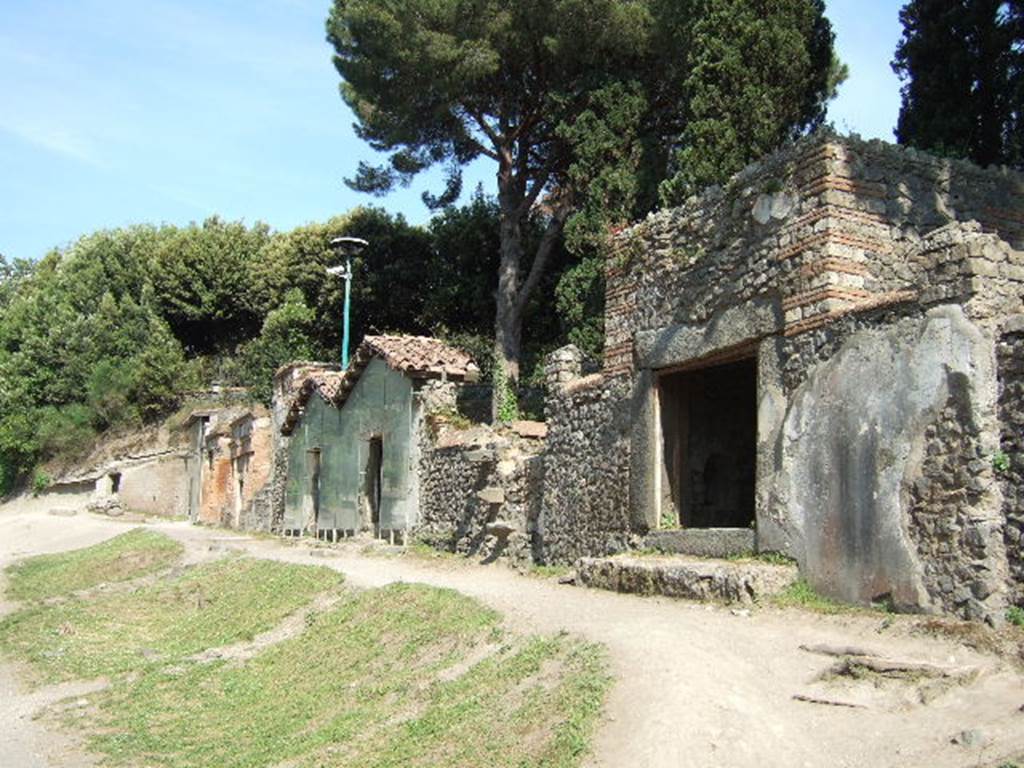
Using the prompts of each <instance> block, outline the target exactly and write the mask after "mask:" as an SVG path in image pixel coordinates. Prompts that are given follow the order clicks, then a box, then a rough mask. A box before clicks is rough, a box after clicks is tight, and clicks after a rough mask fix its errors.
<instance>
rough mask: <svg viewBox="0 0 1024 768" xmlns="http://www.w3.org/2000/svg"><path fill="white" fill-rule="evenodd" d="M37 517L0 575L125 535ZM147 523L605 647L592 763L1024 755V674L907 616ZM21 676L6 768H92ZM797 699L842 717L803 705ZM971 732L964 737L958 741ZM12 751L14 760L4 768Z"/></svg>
mask: <svg viewBox="0 0 1024 768" xmlns="http://www.w3.org/2000/svg"><path fill="white" fill-rule="evenodd" d="M44 507H45V504H36V505H26V504H21V505H8V506H7V507H0V566H3V565H5V564H7V563H9V562H10V561H11V560H13V559H15V558H17V557H20V556H24V555H26V554H30V553H34V552H39V551H56V550H64V549H72V548H76V547H80V546H85V545H87V544H90V543H94V542H97V541H100V540H103V539H105V538H108V537H110V536H113V535H116V534H117V533H119V532H121V531H123V530H125V529H126V527H127V525H126V524H125V523H123V522H117V521H113V520H108V519H105V518H100V517H94V516H91V515H86V514H81V513H80V514H78V515H76V516H73V517H58V516H53V515H50V514H47V511H46V510H45V508H44ZM153 527H155V528H157V529H159V530H162V531H164V532H165V533H167V534H169V535H171V536H173V537H175V538H177V539H179V540H180V541H182V542H183V543H184V544H185V545H186V546H187V549H188V552H189V554H190V556H191V559H202V558H204V557H208V556H211V555H212V554H216V553H218V552H220V551H222V550H224V549H238V550H242V551H245V552H247V553H249V554H251V555H254V556H257V557H265V558H271V559H276V560H282V561H288V562H295V563H316V564H320V565H327V566H329V567H332V568H335V569H337V570H339V571H342V572H344V573H345V575H346V577H347V579H348V582H349V583H350V584H353V585H355V586H360V587H375V586H381V585H383V584H387V583H389V582H393V581H417V582H423V583H427V584H432V585H435V586H441V587H450V588H453V589H457V590H459V591H460V592H463V593H465V594H467V595H471V596H473V597H475V598H477V599H479V600H481V601H482V602H484V603H486V604H487V605H490V606H491V607H493V608H495V609H497V610H499V611H501V612H502V613H503V614H504V615H505V616H506V617H507V620H508V622H509V624H510V625H512V626H513V627H515V628H517V629H521V630H526V631H531V632H541V633H553V632H558V631H562V630H565V631H568V632H571V633H574V634H579V635H582V636H584V637H586V638H588V639H590V640H594V641H597V642H600V643H602V644H604V645H605V646H606V647H607V648H608V652H609V658H610V661H611V666H612V672H613V674H614V675H615V678H616V681H617V682H616V684H615V686H614V687H613V690H612V692H611V695H610V698H609V701H608V706H607V710H606V716H605V719H604V722H603V723H602V725H601V727H600V730H599V733H598V735H597V738H596V741H595V754H594V756H593V758H592V759H591V761H590V765H592V766H602V767H604V766H609V767H610V766H630V767H631V768H646V767H647V766H651V767H652V768H653V767H656V766H666V767H667V766H672V768H679V767H680V766H694V767H695V768H696V767H698V766H699V767H700V768H707V767H708V766H728V767H729V768H745V767H747V766H749V767H750V768H755V767H756V768H765V767H766V766H780V767H781V766H785V767H786V768H792V767H793V766H837V767H838V766H849V767H850V768H853V767H858V768H859V767H861V766H894V767H895V766H901V767H904V766H929V768H945V767H946V766H949V767H950V768H952V767H954V766H955V767H957V768H960V767H961V766H975V765H982V766H986V765H998V764H999V761H1000V760H1002V759H1005V758H1008V757H1010V756H1011V755H1019V754H1021V753H1024V712H1022V711H1021V707H1022V705H1024V676H1022V675H1021V674H1020V673H1018V672H1017V671H1015V670H1013V669H1011V668H1010V667H1009V666H1008V665H1007V664H1006V663H1004V662H1001V661H999V660H997V659H995V658H994V657H990V656H985V655H981V654H978V653H976V652H973V651H970V650H968V649H966V648H964V647H962V646H959V645H957V644H955V643H954V642H951V641H949V640H941V639H935V638H930V637H919V636H914V635H912V634H911V632H910V629H911V627H912V624H913V622H912V620H910V619H904V618H897V619H895V620H893V619H891V618H887V617H884V616H882V615H880V614H879V615H870V614H855V615H843V616H819V615H814V614H807V613H803V612H798V611H782V610H776V609H755V610H754V611H752V612H749V613H747V612H742V611H738V612H733V611H731V610H729V609H728V608H721V607H709V606H703V605H697V604H692V603H685V602H678V601H670V600H663V599H644V598H636V597H630V596H623V595H616V594H611V593H606V592H600V591H590V590H585V589H580V588H576V587H570V586H562V585H558V584H555V583H553V582H551V581H547V580H539V579H534V578H528V577H524V576H520V575H518V574H515V573H513V572H511V571H509V570H507V569H504V568H502V567H496V566H488V567H480V566H475V565H465V564H461V563H453V562H451V561H449V560H438V561H423V560H418V559H415V558H411V557H388V556H381V555H367V554H364V553H363V552H362V550H361V548H360V547H359V546H357V545H349V546H341V547H338V548H336V549H331V550H324V549H322V548H317V547H311V546H307V545H296V544H294V543H291V542H284V541H280V540H268V539H253V538H248V537H244V536H234V535H232V534H230V533H225V532H223V531H214V530H210V529H202V528H195V527H192V526H189V525H187V524H184V523H160V524H157V525H154V526H153ZM813 644H828V645H834V646H839V645H843V646H849V645H857V646H863V647H867V648H869V649H871V650H872V651H874V652H875V653H877V654H878V655H881V656H885V657H887V658H895V659H901V660H912V661H920V662H929V663H932V664H936V665H941V666H943V667H945V668H955V669H957V670H964V669H967V670H970V671H973V672H975V673H976V677H975V678H974V679H973V680H969V681H967V682H965V683H963V684H955V683H949V682H942V681H940V682H935V681H923V680H920V679H911V680H907V681H884V680H880V679H874V678H870V679H865V680H849V679H843V680H841V681H832V682H822V681H819V680H818V678H819V677H820V676H821V675H822V674H823V673H824V672H826V671H827V669H828V668H829V667H830V666H831V665H832V663H833V662H834V659H830V658H828V657H825V656H821V655H817V654H813V653H808V652H807V651H804V650H801V649H800V646H801V645H813ZM14 673H15V670H13V669H12V668H11V667H10V666H9V665H8V666H0V695H2V696H3V698H2V700H0V744H5V745H9V744H14V747H13V750H12V751H8V752H7V755H6V756H5V764H6V765H11V766H13V768H29V767H31V768H35V767H36V766H40V767H43V766H57V765H60V766H66V765H75V764H76V763H74V762H72V760H71V757H72V756H74V759H76V760H79V762H78V763H77V764H79V765H81V764H87V763H83V762H81V761H82V760H84V759H85V758H84V756H83V755H81V753H80V752H79V753H75V750H74V747H73V745H69V742H68V740H67V739H66V737H62V736H59V737H54V736H53V735H52V734H48V733H47V732H46V731H45V730H43V727H42V726H41V725H40V724H39V723H38V722H34V721H31V720H27V719H26V718H25V717H24V714H25V713H26V712H31V711H35V710H38V709H39V707H40V706H45V705H46V703H47V701H50V700H52V698H53V695H49V694H48V695H43V696H42V699H40V698H39V697H40V693H39V692H36V693H28V692H27V691H26V690H25V689H24V688H22V687H16V686H15V683H14V682H13V681H14V678H13V677H12V675H13V674H14ZM54 695H55V694H54ZM794 695H803V696H806V697H808V698H811V699H817V700H823V701H831V702H834V703H838V704H840V705H848V706H836V705H835V704H831V705H830V704H825V703H813V702H807V701H799V700H795V699H794V698H793V697H794ZM923 700H924V701H928V702H929V703H927V704H925V703H922V701H923ZM19 715H20V716H21V717H20V719H19ZM964 731H969V732H971V733H970V735H969V737H968V738H966V739H964V738H959V739H957V737H958V736H959V735H960V734H962V733H963V732H964ZM955 739H956V740H958V741H961V742H962V741H967V742H969V745H964V744H958V743H953V742H954V740H955ZM51 742H53V743H58V744H60V745H61V747H60V749H58V750H57V751H58V753H59V754H58V756H57V760H56V761H54V758H53V757H52V756H50V755H48V754H47V752H46V750H45V749H44V748H43V747H46V746H47V745H48V744H51ZM19 750H20V751H19ZM12 753H13V754H14V755H15V756H16V760H15V761H14V762H8V759H9V757H10V755H11V754H12Z"/></svg>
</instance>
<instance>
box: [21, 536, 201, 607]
mask: <svg viewBox="0 0 1024 768" xmlns="http://www.w3.org/2000/svg"><path fill="white" fill-rule="evenodd" d="M181 553H182V547H181V545H180V544H179V543H178V542H176V541H174V540H173V539H170V538H168V537H167V536H164V535H163V534H160V533H155V532H153V531H147V530H144V529H142V528H135V529H133V530H131V531H128V532H127V533H123V534H121V535H120V536H115V537H114V538H113V539H110V540H108V541H105V542H103V543H101V544H97V545H96V546H93V547H88V548H86V549H79V550H76V551H74V552H68V553H63V554H56V555H40V556H39V557H32V558H29V559H27V560H23V561H21V562H19V563H15V564H14V565H12V566H10V567H9V568H8V569H7V579H8V583H7V596H8V597H10V598H11V599H14V600H44V599H46V598H49V597H57V596H59V595H66V594H70V593H71V592H75V591H77V590H81V589H89V588H90V587H95V586H96V585H97V584H102V583H106V582H117V581H127V580H129V579H134V578H137V577H139V576H145V575H146V574H149V573H153V572H155V571H159V570H160V569H162V568H166V567H167V566H169V565H171V564H172V563H174V562H175V561H176V560H177V559H178V558H179V557H181Z"/></svg>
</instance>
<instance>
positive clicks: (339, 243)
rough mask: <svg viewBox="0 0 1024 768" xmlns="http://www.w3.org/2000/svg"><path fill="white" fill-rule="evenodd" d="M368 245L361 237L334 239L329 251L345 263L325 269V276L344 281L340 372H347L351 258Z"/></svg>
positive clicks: (350, 302) (350, 303)
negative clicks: (341, 258) (340, 257)
mask: <svg viewBox="0 0 1024 768" xmlns="http://www.w3.org/2000/svg"><path fill="white" fill-rule="evenodd" d="M368 245H369V243H368V242H366V241H365V240H363V239H362V238H361V237H335V238H333V239H332V240H331V250H332V251H334V252H335V253H336V254H338V255H339V256H344V257H345V263H344V264H339V265H337V266H334V267H328V268H327V274H328V275H333V276H335V277H340V278H341V279H343V280H344V281H345V309H344V313H343V315H342V317H343V319H342V323H343V326H342V336H341V370H343V371H347V370H348V346H349V322H350V315H351V305H352V257H353V256H358V255H359V254H360V253H361V252H362V250H363V249H364V248H365V247H366V246H368Z"/></svg>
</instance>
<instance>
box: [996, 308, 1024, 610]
mask: <svg viewBox="0 0 1024 768" xmlns="http://www.w3.org/2000/svg"><path fill="white" fill-rule="evenodd" d="M998 366H999V417H1000V421H1001V424H1002V431H1001V435H1000V437H1001V445H1000V453H999V455H998V457H996V459H995V464H994V467H993V468H994V469H995V470H996V472H997V475H998V477H999V481H1000V484H1001V486H1002V491H1003V515H1004V520H1005V527H1004V529H1003V537H1004V541H1005V544H1006V557H1007V561H1008V564H1009V578H1010V585H1009V586H1010V595H1009V598H1010V602H1011V603H1012V604H1014V605H1018V606H1021V607H1024V315H1017V316H1015V317H1012V318H1009V319H1008V320H1007V321H1006V324H1005V326H1004V333H1003V336H1002V338H1001V339H1000V343H999V347H998Z"/></svg>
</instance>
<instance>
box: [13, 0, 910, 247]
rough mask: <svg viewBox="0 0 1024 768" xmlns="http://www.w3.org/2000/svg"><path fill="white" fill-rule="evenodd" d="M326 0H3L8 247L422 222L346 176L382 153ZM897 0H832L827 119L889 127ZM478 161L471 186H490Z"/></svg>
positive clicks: (865, 128) (413, 206)
mask: <svg viewBox="0 0 1024 768" xmlns="http://www.w3.org/2000/svg"><path fill="white" fill-rule="evenodd" d="M328 7H329V0H245V1H244V2H243V0H0V253H3V254H5V255H6V256H8V257H25V258H37V257H39V256H42V255H43V254H44V253H45V252H46V251H47V250H49V249H50V248H52V247H54V246H60V245H64V244H66V243H68V242H70V241H73V240H74V239H76V238H77V237H78V236H79V235H82V234H84V233H86V232H90V231H92V230H95V229H100V228H104V227H116V226H121V225H124V224H130V223H134V222H155V223H158V222H169V223H175V224H184V223H187V222H189V221H193V220H202V219H204V218H205V217H207V216H209V215H211V214H215V213H216V214H219V215H221V216H223V217H226V218H229V219H244V220H245V221H247V222H253V221H255V220H257V219H262V220H263V221H267V222H269V223H270V224H271V225H272V226H274V227H276V228H279V229H288V228H291V227H293V226H296V225H298V224H302V223H305V222H308V221H315V220H322V219H325V218H327V217H329V216H331V215H334V214H336V213H341V212H343V211H345V210H348V209H349V208H351V207H353V206H355V205H358V204H360V203H367V202H377V203H379V204H381V205H383V206H384V207H386V208H387V209H388V210H391V211H394V212H401V213H404V214H405V216H406V217H407V218H408V219H409V220H410V221H413V222H422V221H425V220H426V219H427V217H428V212H427V211H426V209H425V208H424V207H423V205H422V203H421V202H420V199H419V196H420V193H421V192H422V191H423V189H424V188H425V186H426V185H427V183H429V182H427V181H425V182H424V183H423V184H419V185H414V186H413V187H412V188H410V189H408V190H400V191H397V192H395V193H393V194H391V195H389V196H388V197H386V198H384V199H383V200H379V201H375V200H374V199H373V198H369V197H367V196H365V195H359V194H357V193H355V192H352V191H351V190H349V189H348V188H347V187H345V186H344V184H343V183H342V179H343V178H344V177H345V176H347V175H350V174H351V173H352V171H353V170H354V168H355V167H356V165H357V164H358V162H359V160H361V159H367V160H372V159H373V153H372V152H371V151H370V150H369V149H368V148H367V147H366V146H365V145H364V144H363V143H362V142H361V141H359V139H357V138H356V137H355V135H354V133H353V131H352V128H351V123H352V118H351V115H350V114H349V112H348V110H347V108H346V107H345V106H344V104H343V103H342V101H341V99H340V97H339V96H338V90H337V87H338V78H337V75H336V73H335V71H334V68H333V67H332V66H331V63H330V53H331V51H330V47H329V46H328V44H327V43H326V42H325V41H324V19H325V17H326V14H327V9H328ZM899 7H900V3H899V2H896V1H895V0H888V1H887V0H829V1H828V2H827V12H828V16H829V18H830V19H831V20H832V23H833V26H834V28H835V30H836V36H837V47H838V50H839V54H840V56H841V57H842V59H843V60H844V61H845V62H846V63H847V64H848V65H849V67H850V79H849V80H848V81H847V82H846V83H845V84H844V85H843V87H842V89H841V91H840V95H839V98H838V99H837V100H836V102H834V103H833V105H832V107H831V109H830V114H829V117H830V119H831V120H832V121H833V122H834V124H835V125H836V127H837V128H839V129H840V130H843V131H846V132H851V131H852V132H857V133H860V134H861V135H862V136H865V137H877V138H884V139H888V140H891V138H892V129H893V126H894V125H895V122H896V115H897V112H898V109H899V83H898V81H897V80H896V78H895V76H894V75H893V74H892V72H891V71H890V69H889V60H890V59H891V58H892V53H893V50H894V48H895V45H896V41H897V40H898V38H899V34H900V27H899V22H898V19H897V14H898V10H899ZM492 178H493V171H492V170H491V169H490V167H489V166H487V165H486V164H480V165H478V166H476V167H474V168H472V169H471V170H470V173H469V174H468V176H467V180H466V187H465V189H466V190H467V194H468V192H469V191H471V190H472V189H473V188H474V187H475V185H476V183H477V182H478V181H482V182H484V183H485V184H488V185H491V184H492Z"/></svg>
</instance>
